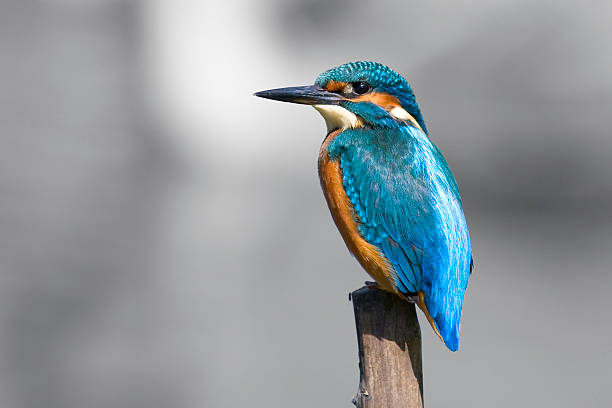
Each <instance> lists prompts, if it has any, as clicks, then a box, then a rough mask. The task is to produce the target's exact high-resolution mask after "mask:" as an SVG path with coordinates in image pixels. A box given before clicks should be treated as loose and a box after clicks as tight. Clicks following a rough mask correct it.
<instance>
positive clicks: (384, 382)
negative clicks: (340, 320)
mask: <svg viewBox="0 0 612 408" xmlns="http://www.w3.org/2000/svg"><path fill="white" fill-rule="evenodd" d="M351 298H352V301H353V309H354V311H355V324H356V326H357V342H358V345H359V374H360V376H359V377H360V378H359V391H358V392H357V395H356V396H355V398H354V399H353V404H355V405H356V406H357V407H358V408H400V407H401V408H413V407H414V408H417V407H418V408H421V407H423V369H422V366H421V329H420V327H419V321H418V320H417V316H416V311H415V307H414V304H413V303H409V302H407V301H406V300H404V299H401V298H400V297H399V296H396V295H394V294H391V293H388V292H385V291H382V290H379V289H370V288H368V287H367V286H364V287H362V288H361V289H358V290H356V291H354V292H353V293H351Z"/></svg>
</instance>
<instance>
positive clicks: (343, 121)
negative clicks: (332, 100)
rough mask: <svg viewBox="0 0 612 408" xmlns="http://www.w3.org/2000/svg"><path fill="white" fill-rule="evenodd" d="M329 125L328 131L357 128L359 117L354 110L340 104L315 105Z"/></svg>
mask: <svg viewBox="0 0 612 408" xmlns="http://www.w3.org/2000/svg"><path fill="white" fill-rule="evenodd" d="M313 108H315V109H316V110H317V111H318V112H319V113H320V114H321V116H323V119H325V124H326V125H327V132H331V131H332V130H335V129H340V130H341V131H344V130H346V129H355V128H356V127H359V126H360V125H359V122H360V121H359V118H357V115H355V114H354V113H353V112H351V111H349V110H347V109H345V108H343V107H342V106H338V105H313Z"/></svg>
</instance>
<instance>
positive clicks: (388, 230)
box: [255, 61, 474, 351]
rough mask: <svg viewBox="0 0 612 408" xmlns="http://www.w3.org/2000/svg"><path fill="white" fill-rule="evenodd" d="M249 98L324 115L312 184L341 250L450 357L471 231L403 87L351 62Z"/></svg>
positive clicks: (392, 75) (368, 65)
mask: <svg viewBox="0 0 612 408" xmlns="http://www.w3.org/2000/svg"><path fill="white" fill-rule="evenodd" d="M255 96H259V97H262V98H267V99H274V100H278V101H283V102H292V103H298V104H305V105H312V106H313V107H314V108H315V109H316V110H317V111H319V113H320V114H321V115H322V116H323V118H324V119H325V123H326V125H327V136H326V137H325V138H324V140H323V143H322V145H321V149H320V152H319V159H318V170H319V179H320V182H321V187H322V189H323V195H324V196H325V199H326V201H327V205H328V207H329V210H330V212H331V215H332V218H333V220H334V222H335V224H336V226H337V227H338V230H339V231H340V234H341V235H342V238H343V239H344V242H345V243H346V246H347V247H348V250H349V251H350V252H351V254H352V255H353V256H354V257H355V258H356V259H357V261H358V262H359V263H360V264H361V266H362V267H363V268H364V269H365V270H366V272H367V273H368V274H369V275H370V276H371V277H372V278H373V279H374V280H375V281H376V286H377V287H378V288H380V289H382V290H385V291H388V292H391V293H394V294H396V295H398V296H400V297H402V298H404V299H405V300H407V301H410V302H414V303H416V304H417V305H418V306H419V308H420V309H421V310H422V311H423V312H424V314H425V316H426V318H427V320H428V322H429V323H430V324H431V327H432V328H433V330H434V331H435V333H436V334H437V335H438V337H440V339H441V340H442V341H443V342H444V344H445V345H446V347H448V349H449V350H451V351H456V350H457V349H458V348H459V329H460V321H461V309H462V305H463V298H464V294H465V291H466V288H467V283H468V279H469V276H470V274H471V272H472V269H473V265H474V264H473V259H472V250H471V244H470V234H469V231H468V226H467V223H466V220H465V216H464V214H463V205H462V202H461V197H460V195H459V188H458V187H457V182H456V181H455V178H454V177H453V174H452V173H451V169H450V167H449V165H448V164H447V162H446V160H445V159H444V156H443V155H442V153H441V152H440V150H439V149H438V148H437V147H436V146H435V145H434V144H433V143H432V142H431V140H430V139H429V137H428V131H427V127H426V125H425V121H424V120H423V116H422V115H421V110H420V109H419V106H418V104H417V102H416V99H415V96H414V93H413V91H412V88H411V87H410V85H409V84H408V82H407V81H406V80H405V79H404V78H403V77H402V76H401V75H400V74H398V73H396V72H395V71H393V70H391V69H390V68H388V67H387V66H385V65H382V64H380V63H377V62H369V61H358V62H350V63H347V64H344V65H340V66H338V67H336V68H332V69H329V70H328V71H326V72H324V73H322V74H321V75H319V77H318V78H317V79H316V80H315V83H314V85H308V86H298V87H289V88H278V89H270V90H266V91H261V92H257V93H255Z"/></svg>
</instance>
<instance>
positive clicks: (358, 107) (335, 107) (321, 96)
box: [255, 61, 427, 132]
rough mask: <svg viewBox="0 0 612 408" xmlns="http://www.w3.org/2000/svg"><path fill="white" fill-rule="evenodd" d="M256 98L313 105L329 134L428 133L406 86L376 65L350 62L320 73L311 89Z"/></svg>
mask: <svg viewBox="0 0 612 408" xmlns="http://www.w3.org/2000/svg"><path fill="white" fill-rule="evenodd" d="M255 95H256V96H259V97H262V98H268V99H275V100H278V101H284V102H293V103H301V104H306V105H313V106H314V108H315V109H317V110H318V111H319V112H320V113H321V115H323V117H324V118H325V122H326V123H327V128H328V131H332V130H337V129H342V130H344V129H349V128H357V127H363V126H370V127H391V126H397V125H398V124H400V123H408V124H410V125H412V126H418V127H419V128H421V129H422V130H423V131H424V132H427V129H426V127H425V122H424V121H423V116H422V115H421V111H420V110H419V106H418V105H417V103H416V100H415V97H414V93H413V92H412V89H411V88H410V85H409V84H408V82H407V81H406V80H405V79H404V78H403V77H402V76H401V75H399V74H398V73H396V72H395V71H393V70H391V69H390V68H388V67H386V66H384V65H382V64H379V63H377V62H366V61H358V62H349V63H347V64H344V65H340V66H339V67H336V68H332V69H330V70H328V71H326V72H324V73H322V74H321V75H319V77H318V78H317V79H316V81H315V83H314V85H309V86H297V87H291V88H279V89H270V90H267V91H261V92H257V93H255Z"/></svg>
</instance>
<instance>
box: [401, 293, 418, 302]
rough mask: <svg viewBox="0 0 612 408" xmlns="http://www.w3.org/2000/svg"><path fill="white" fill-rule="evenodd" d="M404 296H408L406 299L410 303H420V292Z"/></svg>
mask: <svg viewBox="0 0 612 408" xmlns="http://www.w3.org/2000/svg"><path fill="white" fill-rule="evenodd" d="M404 297H405V298H406V300H407V301H408V302H410V303H418V301H419V295H418V294H414V295H404Z"/></svg>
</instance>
